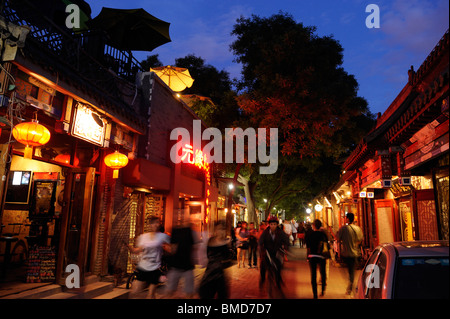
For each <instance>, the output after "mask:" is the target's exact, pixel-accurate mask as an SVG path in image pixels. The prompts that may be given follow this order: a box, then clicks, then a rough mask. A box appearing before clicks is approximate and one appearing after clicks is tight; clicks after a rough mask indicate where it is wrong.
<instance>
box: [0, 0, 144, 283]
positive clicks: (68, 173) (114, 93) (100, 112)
mask: <svg viewBox="0 0 450 319" xmlns="http://www.w3.org/2000/svg"><path fill="white" fill-rule="evenodd" d="M2 9H3V11H2V17H1V18H2V20H1V22H2V23H1V24H0V25H1V27H2V32H3V33H5V32H6V31H10V30H19V31H18V32H19V33H20V32H22V31H23V32H24V34H25V36H20V37H14V36H12V37H11V39H12V40H11V41H16V43H15V44H16V45H15V46H16V47H18V48H19V49H16V50H15V51H13V52H12V53H11V52H9V54H8V55H7V56H6V55H3V56H2V69H1V75H0V79H1V91H0V99H1V102H2V104H1V107H0V119H1V122H2V125H1V126H0V128H1V140H0V148H1V149H0V150H1V163H0V170H1V172H0V173H1V174H0V175H2V176H3V178H2V181H1V188H0V195H1V199H2V200H1V214H0V220H1V224H2V232H1V237H2V241H1V243H0V255H1V256H0V261H1V262H2V280H14V279H19V280H22V281H26V282H54V283H58V284H61V285H64V284H65V278H66V277H67V275H68V273H67V272H66V267H67V266H69V265H76V266H78V267H79V270H80V277H81V278H80V279H81V283H83V280H84V278H85V277H86V276H87V275H90V274H95V275H105V274H107V272H108V258H107V256H108V254H107V251H108V250H109V238H110V232H111V227H110V224H111V222H112V221H111V215H112V212H113V211H114V209H115V207H116V206H115V205H118V204H117V202H118V200H117V196H116V194H115V193H116V192H118V189H117V188H116V185H117V186H118V187H120V186H121V183H120V182H117V181H118V180H120V179H121V172H120V174H119V178H118V179H116V178H113V170H112V169H111V168H109V167H107V166H106V164H105V162H104V158H105V156H107V155H108V154H110V153H113V152H115V151H118V152H120V153H122V154H124V155H126V157H127V158H128V159H130V160H131V159H133V158H135V157H136V156H137V147H138V140H139V139H138V137H139V136H140V135H144V134H145V132H146V123H145V120H142V119H143V116H142V112H141V110H142V107H141V97H140V95H136V96H134V94H130V92H131V93H135V92H137V91H136V89H135V86H134V84H133V83H130V82H128V81H126V80H124V79H123V78H122V77H119V76H117V75H115V74H113V73H112V72H110V71H109V69H108V68H107V67H104V65H103V64H101V63H99V62H98V61H97V60H95V59H93V58H92V57H91V56H90V55H89V54H87V53H86V51H84V50H83V48H82V45H81V46H80V44H82V40H83V39H81V38H74V37H73V35H68V34H66V33H64V32H63V31H62V30H61V29H59V28H58V27H57V26H55V25H53V24H52V22H51V21H50V20H45V19H42V21H41V23H43V24H45V25H43V24H38V23H36V21H35V20H32V19H31V17H30V20H28V18H29V16H27V15H26V12H28V13H29V12H30V11H27V10H25V7H23V8H22V7H21V9H23V11H20V12H19V11H16V10H15V9H14V8H13V7H11V6H10V3H9V1H6V2H5V3H4V5H3V6H2ZM22 25H27V26H29V27H21V26H22ZM24 30H25V31H24ZM13 35H14V34H13ZM17 39H19V40H17ZM2 44H6V41H5V42H4V43H2ZM36 122H38V124H39V125H41V126H42V127H45V128H46V129H47V130H48V132H49V133H50V139H49V140H48V142H46V143H45V144H42V145H36V146H33V147H32V148H31V147H30V148H29V147H27V146H26V145H24V144H23V142H19V140H18V139H17V138H15V135H13V131H14V130H15V129H16V128H17V127H18V124H20V123H36ZM30 149H31V152H30ZM24 265H25V270H24V271H25V273H23V274H22V273H21V277H20V278H8V275H9V274H12V273H14V267H16V266H17V267H19V266H21V267H23V266H24Z"/></svg>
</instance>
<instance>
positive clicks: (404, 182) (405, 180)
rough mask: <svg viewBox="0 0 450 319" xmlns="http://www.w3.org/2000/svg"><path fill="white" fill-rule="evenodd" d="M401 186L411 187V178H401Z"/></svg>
mask: <svg viewBox="0 0 450 319" xmlns="http://www.w3.org/2000/svg"><path fill="white" fill-rule="evenodd" d="M400 185H402V186H409V185H411V177H400Z"/></svg>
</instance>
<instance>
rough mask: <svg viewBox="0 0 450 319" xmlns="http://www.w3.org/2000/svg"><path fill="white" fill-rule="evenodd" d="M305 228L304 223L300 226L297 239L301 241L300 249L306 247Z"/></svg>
mask: <svg viewBox="0 0 450 319" xmlns="http://www.w3.org/2000/svg"><path fill="white" fill-rule="evenodd" d="M305 231H306V230H305V226H304V224H303V222H301V223H299V224H298V230H297V237H298V241H299V245H300V248H303V246H304V245H305Z"/></svg>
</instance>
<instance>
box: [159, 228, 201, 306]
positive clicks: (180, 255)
mask: <svg viewBox="0 0 450 319" xmlns="http://www.w3.org/2000/svg"><path fill="white" fill-rule="evenodd" d="M198 242H199V238H197V236H196V234H195V233H194V231H193V230H192V225H191V222H190V221H187V222H185V223H183V224H182V225H181V226H180V227H176V228H174V229H173V232H172V238H171V241H170V254H169V257H168V261H167V262H168V266H169V271H168V273H167V286H166V293H167V297H172V296H173V295H174V293H175V292H176V290H177V287H178V283H179V281H180V279H181V278H184V292H185V297H186V298H192V297H193V296H194V262H193V247H194V245H195V244H197V243H198Z"/></svg>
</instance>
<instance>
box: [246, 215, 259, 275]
mask: <svg viewBox="0 0 450 319" xmlns="http://www.w3.org/2000/svg"><path fill="white" fill-rule="evenodd" d="M248 232H249V239H248V245H249V246H248V268H252V267H253V268H257V267H258V259H257V258H258V257H257V256H258V254H257V250H258V238H259V236H258V230H256V229H255V223H253V222H251V223H250V224H249V229H248ZM252 263H253V266H252Z"/></svg>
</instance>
